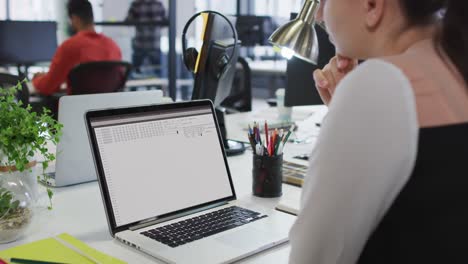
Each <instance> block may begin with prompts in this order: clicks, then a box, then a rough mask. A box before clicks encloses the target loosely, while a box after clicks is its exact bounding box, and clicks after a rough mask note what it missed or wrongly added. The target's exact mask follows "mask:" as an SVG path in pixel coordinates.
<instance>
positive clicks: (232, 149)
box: [216, 107, 245, 156]
mask: <svg viewBox="0 0 468 264" xmlns="http://www.w3.org/2000/svg"><path fill="white" fill-rule="evenodd" d="M225 112H226V110H225V109H224V108H222V107H216V118H217V119H218V125H219V129H220V130H221V136H222V138H223V144H224V149H225V151H226V155H227V156H235V155H240V154H242V153H244V152H245V145H244V143H242V142H239V141H235V140H230V139H227V137H226V123H225V121H224V114H225Z"/></svg>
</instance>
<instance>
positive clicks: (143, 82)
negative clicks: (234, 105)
mask: <svg viewBox="0 0 468 264" xmlns="http://www.w3.org/2000/svg"><path fill="white" fill-rule="evenodd" d="M26 84H27V86H28V90H29V94H37V91H36V89H35V88H34V86H33V84H32V82H27V83H26ZM176 85H186V86H191V85H193V79H177V80H176ZM139 86H163V87H167V86H169V80H168V79H167V78H148V79H137V80H127V82H126V83H125V87H127V88H129V87H139ZM62 88H63V90H64V91H65V88H66V87H65V86H63V87H62Z"/></svg>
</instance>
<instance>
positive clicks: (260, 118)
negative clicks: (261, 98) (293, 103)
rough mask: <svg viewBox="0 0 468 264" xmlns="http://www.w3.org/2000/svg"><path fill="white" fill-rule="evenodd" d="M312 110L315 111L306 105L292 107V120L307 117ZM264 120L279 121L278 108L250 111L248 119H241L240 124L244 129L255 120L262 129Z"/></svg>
mask: <svg viewBox="0 0 468 264" xmlns="http://www.w3.org/2000/svg"><path fill="white" fill-rule="evenodd" d="M314 112H315V111H314V110H313V109H311V108H310V107H308V106H306V107H301V106H297V107H294V108H293V111H292V121H293V122H296V124H297V123H298V122H299V121H302V120H305V119H308V118H309V117H310V116H312V115H313V114H314ZM265 120H266V121H267V122H268V124H276V123H280V122H281V120H278V110H277V109H276V108H275V107H269V108H265V109H263V110H260V111H256V112H252V113H251V114H249V116H248V119H246V120H244V121H242V123H241V124H240V125H241V126H242V127H243V129H245V130H246V129H247V127H248V125H249V124H250V125H252V123H253V122H254V121H256V122H259V123H260V124H262V126H260V128H261V129H262V128H263V122H265Z"/></svg>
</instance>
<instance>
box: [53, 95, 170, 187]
mask: <svg viewBox="0 0 468 264" xmlns="http://www.w3.org/2000/svg"><path fill="white" fill-rule="evenodd" d="M162 98H163V93H162V91H160V90H152V91H138V92H120V93H102V94H89V95H70V96H62V97H61V98H60V101H59V114H58V121H59V122H60V123H62V124H63V130H62V137H61V139H60V141H59V143H58V144H57V151H56V156H57V157H56V163H55V174H54V175H51V177H49V178H48V179H46V180H47V182H46V184H47V185H50V186H55V187H60V186H66V185H72V184H78V183H83V182H89V181H95V180H96V179H97V178H96V169H95V167H94V162H93V159H92V155H91V149H90V147H89V140H88V136H87V134H86V128H85V122H84V121H83V116H84V115H85V113H86V112H87V111H89V110H91V109H102V108H110V107H124V106H138V105H148V104H155V103H160V102H161V100H162Z"/></svg>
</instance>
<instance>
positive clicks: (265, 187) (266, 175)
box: [252, 154, 283, 198]
mask: <svg viewBox="0 0 468 264" xmlns="http://www.w3.org/2000/svg"><path fill="white" fill-rule="evenodd" d="M252 176H253V184H252V191H253V194H254V195H255V196H259V197H270V198H271V197H280V196H281V195H282V194H283V191H282V186H283V185H282V183H283V154H281V155H277V156H272V157H270V156H259V155H255V154H254V155H253V168H252Z"/></svg>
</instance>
